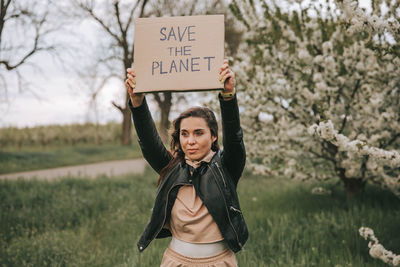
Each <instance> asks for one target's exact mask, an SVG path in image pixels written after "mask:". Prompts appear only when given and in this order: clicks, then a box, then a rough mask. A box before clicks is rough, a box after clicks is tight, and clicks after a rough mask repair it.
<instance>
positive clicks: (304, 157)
mask: <svg viewBox="0 0 400 267" xmlns="http://www.w3.org/2000/svg"><path fill="white" fill-rule="evenodd" d="M338 2H340V3H339V4H346V3H348V1H338ZM375 2H378V1H375ZM380 2H382V1H380ZM386 2H387V1H386ZM258 7H261V8H258ZM340 7H342V8H343V6H340ZM352 7H353V8H357V5H354V4H353V5H352ZM377 7H378V6H377V5H374V6H373V11H374V10H376V8H377ZM397 8H398V4H394V5H392V6H389V7H388V9H389V11H388V13H390V15H389V16H388V17H386V16H387V14H380V16H379V14H378V13H377V14H378V15H376V16H377V17H379V18H381V19H382V20H384V21H387V20H391V21H392V22H393V25H396V21H397V23H398V20H399V12H398V11H396V10H398V9H397ZM230 9H231V10H232V12H233V13H234V15H235V17H236V18H237V19H238V20H239V21H241V22H242V24H243V25H245V27H247V29H248V32H247V35H246V38H247V41H246V43H245V44H243V46H242V47H241V50H240V51H241V52H240V54H239V56H238V59H239V61H240V64H237V65H236V66H235V69H236V72H237V76H238V78H239V82H238V87H239V91H243V92H244V94H245V96H244V97H242V98H244V99H245V101H244V105H243V109H244V110H245V112H244V119H243V121H244V130H245V132H246V137H247V140H246V146H247V147H249V149H248V151H249V158H250V162H249V165H250V166H251V167H252V169H253V170H254V171H255V172H258V173H264V174H266V173H269V174H273V175H280V176H282V175H284V176H289V177H292V178H298V179H310V178H315V179H321V180H324V179H329V178H339V179H340V180H341V181H342V182H343V184H344V186H345V188H346V191H347V194H348V196H353V195H355V194H357V193H359V192H360V190H361V189H362V188H363V187H364V185H365V183H366V181H373V182H379V183H382V184H384V185H385V183H384V182H383V180H384V179H382V177H384V176H385V177H387V178H388V177H390V179H392V180H393V181H397V183H399V181H398V180H396V179H398V178H397V176H398V175H399V171H398V169H396V168H393V166H391V165H390V164H387V162H381V164H383V166H382V167H381V168H376V166H377V165H376V161H375V158H374V157H373V156H371V155H370V154H368V153H367V154H365V153H358V152H354V150H350V149H348V150H343V149H342V147H341V146H339V144H338V143H337V142H338V140H334V139H331V140H327V139H324V138H320V139H314V138H313V137H312V136H311V135H309V134H308V132H307V131H308V129H309V127H310V126H311V125H312V124H316V125H321V123H327V122H328V121H329V120H330V121H331V123H332V127H331V128H330V129H333V125H336V128H337V134H339V135H342V136H347V137H348V139H347V140H355V139H358V140H360V141H362V142H364V143H365V144H368V145H369V146H370V147H376V148H378V149H382V150H390V149H398V148H399V147H400V140H399V137H400V116H399V114H400V91H399V88H400V75H398V73H400V58H399V52H400V48H399V36H398V35H396V34H390V33H391V32H396V30H395V29H394V30H393V31H390V32H388V31H380V32H379V31H378V32H377V33H376V32H373V31H369V32H368V31H361V32H358V31H355V30H354V27H352V25H353V24H354V22H355V17H354V16H353V17H352V18H351V19H350V20H349V19H348V16H351V14H352V12H349V13H350V14H348V13H347V14H346V13H345V12H344V11H343V10H341V9H339V8H338V6H333V5H330V4H329V1H326V3H325V4H319V5H318V4H314V3H309V4H306V3H302V1H287V2H286V5H284V8H282V7H279V6H277V5H276V4H267V3H266V2H265V1H262V2H261V3H260V2H257V1H241V2H238V1H235V0H234V1H233V2H232V4H231V5H230ZM357 10H359V9H357ZM346 16H347V19H345V18H346ZM349 22H351V23H353V24H351V23H349ZM387 25H389V24H387ZM312 129H314V130H316V128H315V125H314V128H312ZM324 129H326V128H324ZM311 132H312V131H311ZM313 133H315V131H314V132H313ZM331 137H332V136H331ZM332 140H333V142H332ZM348 143H351V142H350V141H349V142H348ZM353 144H354V143H353ZM361 148H362V147H360V149H361ZM386 185H387V184H386Z"/></svg>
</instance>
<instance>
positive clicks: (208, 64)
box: [134, 15, 225, 92]
mask: <svg viewBox="0 0 400 267" xmlns="http://www.w3.org/2000/svg"><path fill="white" fill-rule="evenodd" d="M224 31H225V28H224V15H210V16H186V17H168V18H139V19H136V20H135V54H134V69H135V73H136V90H135V91H136V92H160V91H193V90H210V89H219V88H223V84H221V83H220V81H219V68H220V67H221V65H222V64H223V61H224V38H225V36H224Z"/></svg>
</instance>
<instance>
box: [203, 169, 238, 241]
mask: <svg viewBox="0 0 400 267" xmlns="http://www.w3.org/2000/svg"><path fill="white" fill-rule="evenodd" d="M208 167H209V168H210V170H211V172H212V174H213V176H214V179H215V182H216V183H217V186H218V188H219V191H220V192H221V195H222V198H223V199H224V202H225V209H226V213H227V214H228V220H229V223H230V225H231V227H232V229H233V232H235V235H236V240H237V242H238V245H239V246H240V247H242V243H240V241H239V236H238V234H237V232H236V230H235V227H234V226H233V224H232V221H231V217H230V216H229V211H228V208H227V206H228V205H227V204H226V199H225V196H224V193H223V191H222V190H221V187H220V186H219V184H218V181H217V177H216V176H215V173H214V171H213V169H212V168H211V167H210V165H208ZM222 179H223V178H222Z"/></svg>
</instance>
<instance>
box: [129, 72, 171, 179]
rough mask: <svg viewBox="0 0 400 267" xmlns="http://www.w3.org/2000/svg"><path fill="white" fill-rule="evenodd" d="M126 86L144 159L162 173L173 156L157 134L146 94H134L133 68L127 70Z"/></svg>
mask: <svg viewBox="0 0 400 267" xmlns="http://www.w3.org/2000/svg"><path fill="white" fill-rule="evenodd" d="M125 86H126V89H127V90H128V93H129V96H130V99H129V101H128V105H129V108H130V110H131V112H132V119H133V123H134V125H135V129H136V133H137V136H138V139H139V140H138V141H139V145H140V149H141V150H142V154H143V157H144V158H145V159H146V161H147V162H148V163H149V164H150V166H151V167H152V168H153V169H154V170H155V171H156V172H157V173H160V171H161V170H162V168H164V167H165V166H166V165H167V164H168V162H169V161H170V160H171V155H170V154H169V152H168V150H167V149H166V148H165V146H164V144H163V143H162V141H161V138H160V136H159V134H158V132H157V129H156V126H155V124H154V120H153V118H152V117H151V113H150V111H149V107H148V105H147V102H146V99H145V97H144V94H138V93H134V90H135V86H136V74H135V72H134V70H133V69H132V68H129V69H127V79H126V81H125Z"/></svg>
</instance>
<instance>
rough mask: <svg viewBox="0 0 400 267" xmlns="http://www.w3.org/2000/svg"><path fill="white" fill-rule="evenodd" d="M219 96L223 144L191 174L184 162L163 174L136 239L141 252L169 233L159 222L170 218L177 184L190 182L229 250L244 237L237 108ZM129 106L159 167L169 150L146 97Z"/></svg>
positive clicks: (153, 164) (242, 154) (141, 138)
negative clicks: (151, 208) (238, 189)
mask: <svg viewBox="0 0 400 267" xmlns="http://www.w3.org/2000/svg"><path fill="white" fill-rule="evenodd" d="M219 98H220V106H221V114H222V130H223V145H224V150H223V151H222V150H220V151H218V152H217V153H215V155H214V157H213V158H212V159H211V161H210V162H209V163H207V162H202V163H201V165H200V166H199V167H198V168H196V169H195V170H194V172H193V174H192V175H190V171H189V166H188V165H187V164H186V163H185V162H181V163H178V164H177V165H176V166H175V167H174V168H173V169H172V170H171V171H169V172H168V173H167V174H166V176H165V177H164V179H163V182H162V183H161V184H160V186H159V188H158V192H157V196H156V199H155V204H154V208H153V212H152V215H151V219H150V221H149V223H148V224H147V226H146V229H145V230H144V232H143V234H142V236H141V237H140V240H139V242H138V244H137V246H138V249H139V251H140V252H142V251H143V250H144V249H145V248H146V247H147V246H148V245H149V244H150V242H151V241H152V240H153V239H154V238H163V237H167V236H171V232H170V231H169V230H167V229H165V228H163V226H164V224H165V222H167V221H168V220H169V219H170V216H171V209H172V206H173V205H174V202H175V199H176V196H177V194H178V190H179V188H180V187H181V186H183V185H188V184H193V186H194V188H195V190H196V193H197V194H198V196H199V197H200V199H201V200H202V201H203V203H204V204H205V206H206V207H207V209H208V211H209V212H210V214H211V216H212V217H213V219H214V221H215V222H216V224H217V225H218V227H219V230H220V231H221V234H222V236H223V237H224V240H225V241H226V242H227V244H228V246H229V247H230V248H231V249H232V251H233V252H238V251H239V250H241V248H242V247H243V245H244V243H245V242H246V240H247V238H248V230H247V226H246V223H245V221H244V218H243V214H242V211H241V210H240V206H239V200H238V196H237V192H236V186H237V183H238V181H239V178H240V176H241V174H242V172H243V168H244V165H245V160H246V153H245V148H244V144H243V133H242V129H241V127H240V120H239V110H238V105H237V100H236V97H235V98H234V99H232V100H229V101H224V100H222V98H221V97H219ZM129 106H130V108H131V111H132V118H133V121H134V124H135V128H136V132H137V135H138V138H139V144H140V147H141V149H142V153H143V156H144V158H145V159H146V160H147V161H148V163H149V164H150V165H151V167H152V168H153V169H154V170H155V171H156V172H157V173H159V172H160V171H161V170H162V168H163V167H164V166H166V165H167V164H168V162H169V161H170V160H171V156H170V154H169V153H168V151H167V150H166V148H165V147H164V145H163V143H162V142H161V139H160V137H159V135H158V133H157V130H156V127H155V125H154V121H153V119H152V117H151V114H150V112H149V109H148V106H147V103H146V100H144V102H143V104H142V105H141V106H140V107H137V108H133V107H132V104H131V103H130V102H129Z"/></svg>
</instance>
